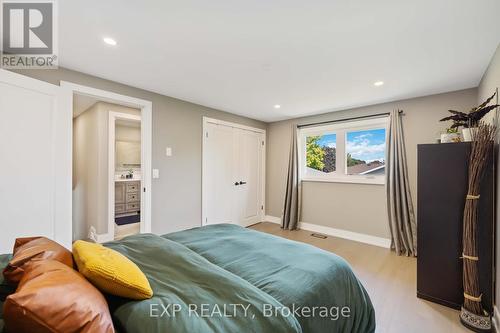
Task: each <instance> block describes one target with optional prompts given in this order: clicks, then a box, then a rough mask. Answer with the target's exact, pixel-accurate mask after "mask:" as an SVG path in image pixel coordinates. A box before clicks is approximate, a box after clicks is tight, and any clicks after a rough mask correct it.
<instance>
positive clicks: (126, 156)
mask: <svg viewBox="0 0 500 333" xmlns="http://www.w3.org/2000/svg"><path fill="white" fill-rule="evenodd" d="M140 167H141V144H140V142H129V141H116V168H117V169H120V168H121V169H134V168H140Z"/></svg>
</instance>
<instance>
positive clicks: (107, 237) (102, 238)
mask: <svg viewBox="0 0 500 333" xmlns="http://www.w3.org/2000/svg"><path fill="white" fill-rule="evenodd" d="M88 237H89V239H91V240H93V241H94V242H96V243H105V242H110V241H112V240H114V235H111V234H109V233H106V234H98V233H97V231H96V229H95V228H94V227H93V226H90V228H89V234H88Z"/></svg>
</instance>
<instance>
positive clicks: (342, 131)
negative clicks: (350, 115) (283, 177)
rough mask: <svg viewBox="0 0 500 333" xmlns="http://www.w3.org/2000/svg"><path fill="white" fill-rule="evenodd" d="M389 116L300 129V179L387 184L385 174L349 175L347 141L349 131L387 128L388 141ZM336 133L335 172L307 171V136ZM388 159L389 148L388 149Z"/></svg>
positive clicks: (298, 139) (298, 138)
mask: <svg viewBox="0 0 500 333" xmlns="http://www.w3.org/2000/svg"><path fill="white" fill-rule="evenodd" d="M388 125H389V117H388V116H387V117H378V118H372V119H363V120H354V121H345V122H337V123H333V124H329V125H323V126H311V127H304V128H301V129H299V131H298V133H297V135H298V137H297V141H298V149H299V163H300V167H299V171H300V175H299V176H300V180H302V181H314V182H334V183H358V184H378V185H384V184H385V174H384V175H376V176H374V175H348V174H347V158H346V156H347V154H346V141H347V132H354V131H366V130H373V129H382V128H383V129H385V130H386V131H385V133H386V143H387V134H388ZM325 134H335V135H336V170H335V171H334V172H331V173H328V174H324V175H317V174H310V173H308V172H307V166H306V137H308V136H314V135H325ZM386 160H387V149H386Z"/></svg>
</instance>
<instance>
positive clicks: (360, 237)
mask: <svg viewBox="0 0 500 333" xmlns="http://www.w3.org/2000/svg"><path fill="white" fill-rule="evenodd" d="M264 218H265V220H264V221H265V222H271V223H276V224H280V225H281V218H279V217H276V216H271V215H266V216H265V217H264ZM299 229H303V230H308V231H312V232H318V233H321V234H325V235H329V236H334V237H339V238H344V239H349V240H352V241H355V242H360V243H365V244H370V245H375V246H380V247H383V248H386V249H389V248H390V247H391V240H390V239H388V238H382V237H377V236H372V235H366V234H360V233H357V232H353V231H349V230H343V229H336V228H330V227H325V226H322V225H317V224H311V223H305V222H299ZM499 318H500V317H499Z"/></svg>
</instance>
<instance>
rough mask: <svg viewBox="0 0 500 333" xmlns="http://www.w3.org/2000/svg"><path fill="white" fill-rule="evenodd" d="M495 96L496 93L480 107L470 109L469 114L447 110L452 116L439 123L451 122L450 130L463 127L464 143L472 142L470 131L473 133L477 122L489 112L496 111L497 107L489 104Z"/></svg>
mask: <svg viewBox="0 0 500 333" xmlns="http://www.w3.org/2000/svg"><path fill="white" fill-rule="evenodd" d="M495 96H496V92H495V93H494V94H493V95H492V96H491V97H490V98H488V99H487V100H486V101H485V102H484V103H482V104H481V105H479V106H477V107H475V108H472V109H471V110H470V111H469V112H461V111H456V110H448V111H449V112H450V113H451V114H452V115H451V116H448V117H446V118H443V119H441V120H440V121H449V120H452V121H453V125H451V127H450V129H451V128H459V127H460V126H461V127H463V129H462V134H463V136H464V141H472V136H471V131H475V130H476V129H477V126H478V124H479V121H480V120H481V119H482V118H483V117H484V116H485V115H486V114H488V112H490V111H491V110H494V109H496V108H497V107H498V106H499V105H498V104H493V105H488V104H490V102H491V100H492V99H493V98H494V97H495Z"/></svg>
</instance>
